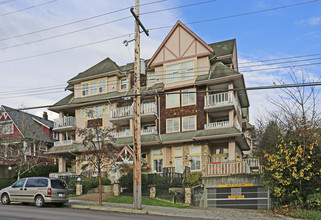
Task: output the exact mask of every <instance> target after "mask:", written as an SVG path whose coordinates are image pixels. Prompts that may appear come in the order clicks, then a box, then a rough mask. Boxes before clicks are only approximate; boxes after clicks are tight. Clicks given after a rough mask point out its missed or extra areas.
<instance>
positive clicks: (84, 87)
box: [81, 83, 89, 96]
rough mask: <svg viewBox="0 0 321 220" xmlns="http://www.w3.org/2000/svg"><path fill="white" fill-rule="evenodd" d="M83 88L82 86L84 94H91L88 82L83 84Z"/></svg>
mask: <svg viewBox="0 0 321 220" xmlns="http://www.w3.org/2000/svg"><path fill="white" fill-rule="evenodd" d="M81 88H82V96H87V95H89V84H88V83H84V84H82V85H81Z"/></svg>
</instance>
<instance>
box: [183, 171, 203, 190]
mask: <svg viewBox="0 0 321 220" xmlns="http://www.w3.org/2000/svg"><path fill="white" fill-rule="evenodd" d="M201 183H202V173H201V172H192V173H189V174H187V175H186V177H185V180H184V184H185V186H187V187H193V186H197V185H201Z"/></svg>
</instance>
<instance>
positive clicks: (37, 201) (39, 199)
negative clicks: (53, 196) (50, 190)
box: [35, 196, 45, 207]
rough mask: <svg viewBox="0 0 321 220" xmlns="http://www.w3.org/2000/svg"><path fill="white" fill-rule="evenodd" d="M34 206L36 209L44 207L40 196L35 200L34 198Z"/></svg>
mask: <svg viewBox="0 0 321 220" xmlns="http://www.w3.org/2000/svg"><path fill="white" fill-rule="evenodd" d="M35 205H36V206H37V207H42V206H44V205H45V201H44V199H43V197H42V196H36V198H35Z"/></svg>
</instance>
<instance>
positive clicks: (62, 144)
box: [54, 140, 74, 146]
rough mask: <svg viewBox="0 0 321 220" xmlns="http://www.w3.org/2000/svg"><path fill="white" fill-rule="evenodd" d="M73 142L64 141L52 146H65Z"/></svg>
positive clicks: (56, 142)
mask: <svg viewBox="0 0 321 220" xmlns="http://www.w3.org/2000/svg"><path fill="white" fill-rule="evenodd" d="M73 142H74V141H73V140H64V141H55V142H54V146H65V145H70V144H72V143H73Z"/></svg>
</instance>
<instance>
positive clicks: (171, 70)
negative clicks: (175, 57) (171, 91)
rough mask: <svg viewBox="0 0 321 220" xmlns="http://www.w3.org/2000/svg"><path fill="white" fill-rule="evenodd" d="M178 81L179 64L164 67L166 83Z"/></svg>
mask: <svg viewBox="0 0 321 220" xmlns="http://www.w3.org/2000/svg"><path fill="white" fill-rule="evenodd" d="M177 81H179V64H174V65H169V66H167V67H166V82H168V83H171V82H177Z"/></svg>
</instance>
